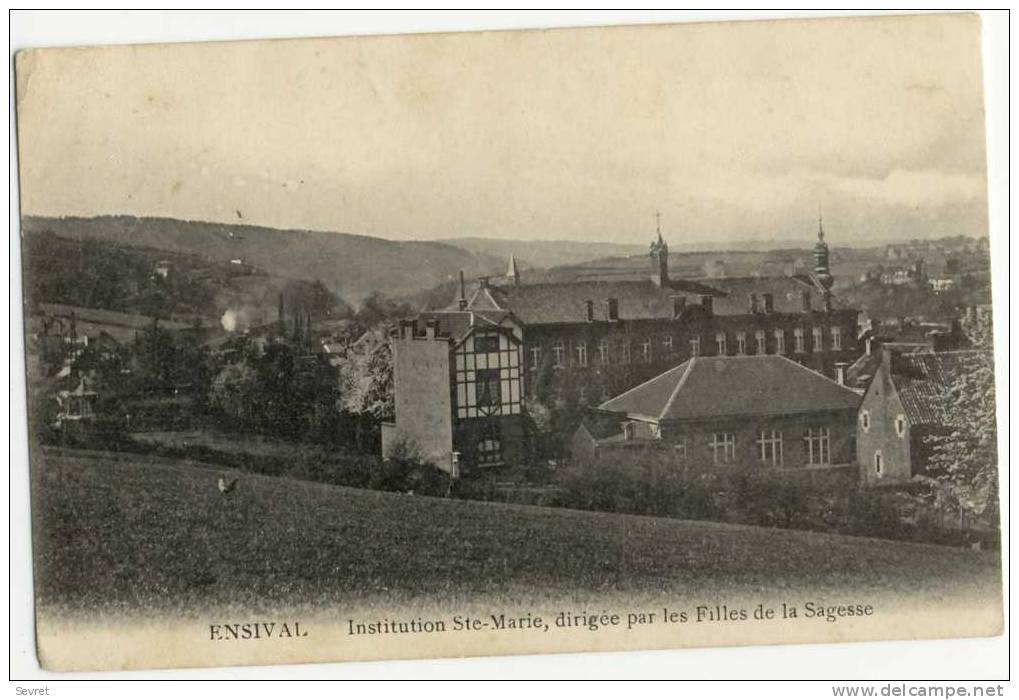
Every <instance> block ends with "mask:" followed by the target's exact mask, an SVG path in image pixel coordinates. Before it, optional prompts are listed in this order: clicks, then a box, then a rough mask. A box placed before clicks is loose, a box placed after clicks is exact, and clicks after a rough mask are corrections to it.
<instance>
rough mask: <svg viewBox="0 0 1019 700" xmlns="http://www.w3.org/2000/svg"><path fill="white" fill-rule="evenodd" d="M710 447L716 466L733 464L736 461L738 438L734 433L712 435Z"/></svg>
mask: <svg viewBox="0 0 1019 700" xmlns="http://www.w3.org/2000/svg"><path fill="white" fill-rule="evenodd" d="M708 445H709V446H710V447H711V454H712V458H713V459H714V461H715V464H732V463H733V462H734V461H736V436H735V435H733V434H732V433H712V434H711V442H709V443H708Z"/></svg>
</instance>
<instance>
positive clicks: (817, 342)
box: [813, 326, 824, 352]
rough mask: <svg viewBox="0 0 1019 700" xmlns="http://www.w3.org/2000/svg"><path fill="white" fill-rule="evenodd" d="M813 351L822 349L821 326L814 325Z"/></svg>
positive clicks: (822, 334)
mask: <svg viewBox="0 0 1019 700" xmlns="http://www.w3.org/2000/svg"><path fill="white" fill-rule="evenodd" d="M813 349H814V352H821V351H822V350H824V329H823V328H821V326H814V348H813Z"/></svg>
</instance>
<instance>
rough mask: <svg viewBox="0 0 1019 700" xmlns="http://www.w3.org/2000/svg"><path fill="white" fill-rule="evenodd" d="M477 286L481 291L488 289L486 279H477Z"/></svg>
mask: <svg viewBox="0 0 1019 700" xmlns="http://www.w3.org/2000/svg"><path fill="white" fill-rule="evenodd" d="M478 286H480V287H481V288H482V289H488V277H479V278H478Z"/></svg>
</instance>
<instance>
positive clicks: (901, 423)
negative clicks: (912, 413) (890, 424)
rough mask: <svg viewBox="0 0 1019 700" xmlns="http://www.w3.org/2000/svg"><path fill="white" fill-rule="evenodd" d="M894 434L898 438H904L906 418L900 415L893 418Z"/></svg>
mask: <svg viewBox="0 0 1019 700" xmlns="http://www.w3.org/2000/svg"><path fill="white" fill-rule="evenodd" d="M895 434H896V435H898V436H899V437H906V417H905V416H904V415H902V414H901V413H900V414H899V415H897V416H895Z"/></svg>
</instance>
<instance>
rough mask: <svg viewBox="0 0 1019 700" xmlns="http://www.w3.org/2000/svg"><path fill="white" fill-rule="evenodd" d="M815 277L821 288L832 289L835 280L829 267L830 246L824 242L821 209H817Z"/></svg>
mask: <svg viewBox="0 0 1019 700" xmlns="http://www.w3.org/2000/svg"><path fill="white" fill-rule="evenodd" d="M814 276H815V277H816V278H817V281H818V282H820V283H821V286H822V287H824V288H825V289H831V286H832V284H834V282H835V278H833V277H832V276H831V270H830V269H829V267H828V244H827V243H825V241H824V221H823V220H822V218H821V208H820V207H818V209H817V243H815V244H814Z"/></svg>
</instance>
